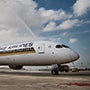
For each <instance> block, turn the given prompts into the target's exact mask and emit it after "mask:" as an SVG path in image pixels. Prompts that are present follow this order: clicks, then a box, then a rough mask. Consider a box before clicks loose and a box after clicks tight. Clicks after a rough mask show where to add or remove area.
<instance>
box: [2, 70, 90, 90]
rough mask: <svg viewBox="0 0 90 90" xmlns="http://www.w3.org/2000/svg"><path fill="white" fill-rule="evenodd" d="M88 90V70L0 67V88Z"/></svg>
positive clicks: (5, 89)
mask: <svg viewBox="0 0 90 90" xmlns="http://www.w3.org/2000/svg"><path fill="white" fill-rule="evenodd" d="M75 89H76V90H90V71H83V72H68V73H65V72H63V73H59V75H56V76H53V75H51V73H50V71H30V70H19V71H17V70H11V69H0V90H75Z"/></svg>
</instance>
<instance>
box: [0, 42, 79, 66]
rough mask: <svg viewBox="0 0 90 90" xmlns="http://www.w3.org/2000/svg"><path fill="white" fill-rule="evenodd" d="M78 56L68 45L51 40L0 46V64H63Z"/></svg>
mask: <svg viewBox="0 0 90 90" xmlns="http://www.w3.org/2000/svg"><path fill="white" fill-rule="evenodd" d="M79 57H80V56H79V55H78V54H77V53H76V52H75V51H74V50H72V49H71V48H69V47H68V46H66V45H63V44H60V43H56V42H51V41H31V42H26V43H22V44H15V45H10V46H6V47H0V65H21V66H24V65H52V64H64V63H69V62H73V61H75V60H77V59H78V58H79Z"/></svg>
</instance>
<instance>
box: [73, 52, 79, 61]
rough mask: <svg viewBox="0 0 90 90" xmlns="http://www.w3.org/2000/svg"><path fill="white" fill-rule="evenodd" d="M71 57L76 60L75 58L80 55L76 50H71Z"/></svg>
mask: <svg viewBox="0 0 90 90" xmlns="http://www.w3.org/2000/svg"><path fill="white" fill-rule="evenodd" d="M71 57H72V59H73V60H77V59H79V58H80V55H79V54H78V53H77V52H75V51H73V50H72V51H71Z"/></svg>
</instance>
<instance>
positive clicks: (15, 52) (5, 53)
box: [0, 48, 36, 56]
mask: <svg viewBox="0 0 90 90" xmlns="http://www.w3.org/2000/svg"><path fill="white" fill-rule="evenodd" d="M29 53H36V51H35V50H34V48H25V49H18V50H9V51H3V52H0V56H9V55H19V54H29Z"/></svg>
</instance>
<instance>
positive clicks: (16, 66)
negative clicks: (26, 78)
mask: <svg viewBox="0 0 90 90" xmlns="http://www.w3.org/2000/svg"><path fill="white" fill-rule="evenodd" d="M9 68H11V69H15V70H20V69H22V68H23V66H20V65H9Z"/></svg>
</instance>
